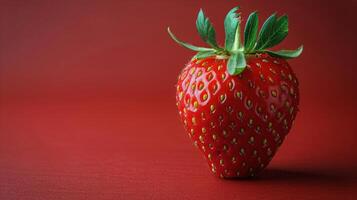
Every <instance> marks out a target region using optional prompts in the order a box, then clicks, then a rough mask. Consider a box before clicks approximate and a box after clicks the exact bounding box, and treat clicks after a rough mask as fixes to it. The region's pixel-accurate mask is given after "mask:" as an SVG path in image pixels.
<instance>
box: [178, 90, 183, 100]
mask: <svg viewBox="0 0 357 200" xmlns="http://www.w3.org/2000/svg"><path fill="white" fill-rule="evenodd" d="M182 96H183V92H180V93H179V98H180V100H181V99H182Z"/></svg>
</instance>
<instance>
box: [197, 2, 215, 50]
mask: <svg viewBox="0 0 357 200" xmlns="http://www.w3.org/2000/svg"><path fill="white" fill-rule="evenodd" d="M196 27H197V31H198V33H199V34H200V36H201V38H202V40H203V41H205V42H206V43H207V44H208V45H210V46H211V47H213V48H215V49H218V48H219V47H218V45H217V42H216V32H215V30H214V28H213V26H212V24H211V22H210V21H209V20H208V18H206V17H205V15H204V14H203V11H202V9H201V10H200V12H198V16H197V20H196Z"/></svg>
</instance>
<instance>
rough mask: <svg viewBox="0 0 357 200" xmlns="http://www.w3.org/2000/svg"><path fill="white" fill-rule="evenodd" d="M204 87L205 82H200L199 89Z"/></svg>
mask: <svg viewBox="0 0 357 200" xmlns="http://www.w3.org/2000/svg"><path fill="white" fill-rule="evenodd" d="M203 87H204V85H203V83H202V82H201V83H199V84H198V89H199V90H202V89H203Z"/></svg>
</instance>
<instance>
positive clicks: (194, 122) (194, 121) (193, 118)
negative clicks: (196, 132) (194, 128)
mask: <svg viewBox="0 0 357 200" xmlns="http://www.w3.org/2000/svg"><path fill="white" fill-rule="evenodd" d="M192 123H193V124H194V125H196V118H195V117H192Z"/></svg>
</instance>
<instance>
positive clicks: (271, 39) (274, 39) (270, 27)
mask: <svg viewBox="0 0 357 200" xmlns="http://www.w3.org/2000/svg"><path fill="white" fill-rule="evenodd" d="M264 25H266V26H264ZM264 25H263V27H262V29H261V31H260V33H261V34H259V40H258V43H257V46H256V49H258V50H262V49H266V48H270V47H273V46H275V45H277V44H279V43H280V42H281V41H283V40H284V39H285V37H286V36H287V35H288V17H287V16H286V15H284V16H281V17H279V18H276V17H275V14H273V15H272V16H271V17H269V18H268V19H267V20H266V22H265V23H264Z"/></svg>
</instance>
